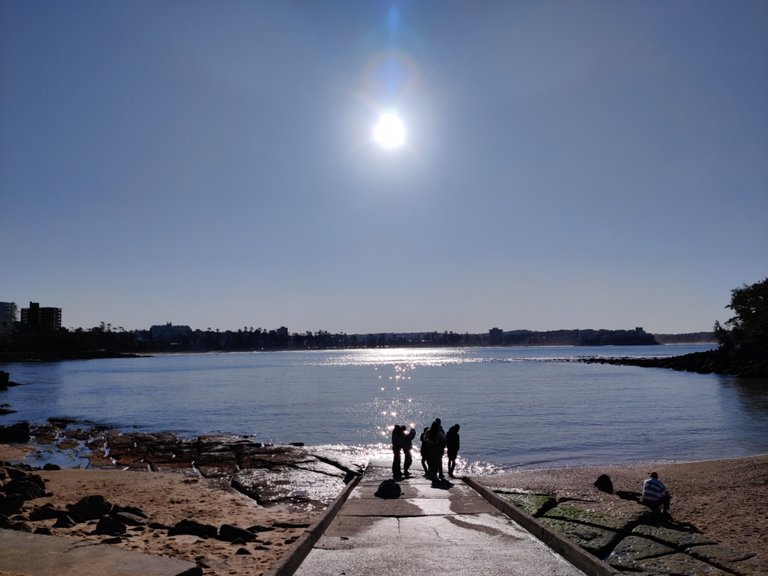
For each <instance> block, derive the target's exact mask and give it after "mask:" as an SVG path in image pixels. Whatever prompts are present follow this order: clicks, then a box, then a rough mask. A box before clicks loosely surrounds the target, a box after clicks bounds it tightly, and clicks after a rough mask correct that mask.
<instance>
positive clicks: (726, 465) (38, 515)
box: [0, 420, 768, 576]
mask: <svg viewBox="0 0 768 576" xmlns="http://www.w3.org/2000/svg"><path fill="white" fill-rule="evenodd" d="M72 453H78V454H80V453H84V454H85V456H87V460H85V463H86V465H87V466H88V468H87V469H86V468H76V469H59V466H57V465H55V464H52V463H49V464H47V465H45V466H40V467H32V466H28V465H24V464H20V463H19V462H21V461H22V460H23V459H24V457H25V456H26V457H27V459H28V460H29V459H30V458H31V459H32V460H36V461H37V462H42V461H43V460H46V459H48V460H50V461H51V462H52V461H53V460H55V456H62V455H63V456H64V457H65V458H71V454H72ZM52 457H54V458H52ZM366 459H367V455H365V454H360V455H355V454H354V453H352V451H351V449H349V450H338V451H332V450H330V449H329V450H326V451H322V450H318V449H315V448H307V447H304V446H300V445H295V446H270V445H265V444H263V443H259V442H256V441H254V440H253V439H250V438H243V437H232V436H204V437H199V438H193V439H182V438H178V437H176V436H175V435H173V434H170V433H160V434H148V433H129V434H126V433H121V432H118V431H115V430H111V429H105V428H97V429H94V428H79V427H77V426H76V425H75V424H74V423H72V422H69V421H64V420H53V421H51V422H49V423H47V424H45V425H43V426H30V425H29V424H26V423H18V424H15V425H13V426H6V427H0V527H2V528H6V529H14V530H23V531H26V532H33V533H38V534H51V535H54V536H70V537H75V538H78V539H80V540H83V541H86V542H91V543H100V544H104V545H110V546H117V547H121V548H124V549H128V550H134V551H140V552H144V553H147V554H154V555H163V556H168V557H173V558H177V559H182V560H187V561H190V562H194V563H195V564H197V565H198V566H199V567H200V568H202V570H203V573H204V574H207V575H214V576H219V575H221V576H223V575H225V574H238V575H240V576H259V575H262V574H264V573H266V572H267V571H268V570H269V569H270V568H271V567H273V566H275V565H276V564H277V562H278V561H279V560H280V558H282V557H283V556H284V555H285V554H286V553H287V552H288V551H289V550H290V549H291V545H292V544H293V543H294V542H295V541H296V540H297V539H298V538H299V537H300V536H301V534H302V533H303V532H304V531H305V529H306V528H307V526H309V525H310V524H311V523H312V522H313V521H314V520H315V519H316V518H317V517H318V516H319V515H320V514H321V513H322V512H323V510H324V509H325V508H326V507H327V506H328V504H329V503H330V502H332V501H333V500H334V499H335V498H336V497H337V496H338V494H339V493H340V492H341V491H342V490H343V488H344V486H345V481H348V480H349V479H350V478H352V477H353V476H354V475H356V474H360V473H361V471H362V470H363V468H364V466H365V465H366V463H367V462H366ZM652 469H654V470H657V471H658V472H659V474H660V475H661V477H662V479H663V480H664V481H665V483H666V484H667V486H668V487H669V488H670V489H671V490H672V493H673V500H672V509H671V512H672V514H671V517H664V516H660V515H658V514H656V513H654V512H652V511H650V510H648V509H647V508H645V507H644V506H642V505H640V504H639V503H638V502H637V491H638V490H639V489H640V486H641V483H642V480H643V479H644V478H645V477H647V475H648V472H649V471H650V470H652ZM602 474H606V475H608V476H609V478H610V479H611V480H612V482H611V490H606V489H605V487H603V489H602V490H601V489H599V488H598V487H596V486H595V480H596V479H597V477H598V476H600V475H602ZM476 480H477V481H478V482H479V483H481V484H483V485H484V486H486V487H488V488H489V489H491V490H493V491H494V492H495V493H496V494H497V495H499V496H501V497H502V498H504V499H506V500H507V501H508V502H510V503H511V504H512V505H513V506H515V507H518V508H519V509H520V510H523V511H524V512H526V513H527V514H530V515H531V516H533V517H535V518H536V520H537V521H538V522H540V523H541V524H543V525H544V526H546V527H547V528H549V529H551V530H554V531H555V532H558V533H559V534H561V535H562V537H564V538H567V539H570V540H571V541H573V542H574V543H576V544H577V545H579V546H581V547H582V548H583V549H584V550H586V551H588V552H589V553H591V554H593V555H595V556H597V557H598V558H601V559H603V560H604V561H606V562H608V563H609V564H610V565H611V566H612V567H613V568H614V569H616V570H617V571H620V572H627V573H628V574H646V575H650V574H681V575H691V576H693V575H699V574H702V575H720V574H722V575H740V576H753V575H757V574H767V573H768V558H767V557H766V556H765V552H764V542H765V541H766V539H768V512H766V508H765V501H766V499H768V456H757V457H751V458H738V459H732V460H717V461H711V462H694V463H680V464H668V463H667V464H650V463H647V464H639V465H630V466H606V467H600V468H596V467H585V468H560V469H542V470H520V471H516V472H513V473H507V474H500V475H492V476H485V477H480V478H476Z"/></svg>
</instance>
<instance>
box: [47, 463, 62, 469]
mask: <svg viewBox="0 0 768 576" xmlns="http://www.w3.org/2000/svg"><path fill="white" fill-rule="evenodd" d="M43 470H48V471H51V470H61V466H59V465H58V464H51V463H50V462H48V463H47V464H46V465H45V466H43Z"/></svg>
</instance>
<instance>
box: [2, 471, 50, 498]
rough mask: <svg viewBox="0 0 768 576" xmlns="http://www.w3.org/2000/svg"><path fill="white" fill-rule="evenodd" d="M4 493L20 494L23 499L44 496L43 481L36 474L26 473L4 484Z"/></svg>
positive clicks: (9, 494)
mask: <svg viewBox="0 0 768 576" xmlns="http://www.w3.org/2000/svg"><path fill="white" fill-rule="evenodd" d="M5 493H6V495H8V496H11V495H13V494H19V495H21V496H22V497H23V498H24V499H25V500H33V499H35V498H42V497H43V496H45V482H44V481H43V479H42V478H41V477H40V476H37V475H36V474H27V475H26V476H22V477H20V478H14V479H13V480H11V481H10V482H8V483H7V484H6V485H5Z"/></svg>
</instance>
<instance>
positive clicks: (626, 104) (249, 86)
mask: <svg viewBox="0 0 768 576" xmlns="http://www.w3.org/2000/svg"><path fill="white" fill-rule="evenodd" d="M766 30H768V3H766V2H764V1H762V0H759V1H748V0H738V1H735V2H733V1H725V0H723V1H706V0H695V1H684V0H678V1H675V2H667V1H653V0H652V1H649V2H648V1H643V2H641V1H618V2H617V1H613V0H612V1H604V2H587V1H573V2H541V1H530V2H527V1H509V2H455V1H450V0H448V1H444V0H440V1H430V2H413V1H405V2H393V1H388V2H384V1H378V0H374V1H364V0H349V1H343V2H340V1H314V0H312V1H310V0H306V1H286V2H267V1H263V2H262V1H247V2H246V1H243V2H240V1H233V0H230V1H224V2H221V1H216V2H214V1H200V0H197V1H196V0H190V1H174V0H165V1H163V2H156V1H148V2H142V1H140V0H131V1H121V0H115V1H111V2H103V1H101V0H94V1H83V0H69V1H66V2H58V1H52V0H51V1H45V2H40V1H36V0H18V1H17V0H0V195H1V198H0V300H2V301H14V302H16V303H17V304H19V305H20V306H26V305H27V304H28V302H29V301H36V302H40V304H41V305H42V306H56V307H60V308H62V309H63V324H64V325H65V326H68V327H78V326H82V327H86V328H88V327H92V326H96V325H98V324H99V322H102V321H103V322H109V323H111V324H113V325H114V326H123V327H125V328H126V329H132V328H146V327H149V326H150V325H152V324H160V323H165V322H173V323H176V324H189V325H191V326H192V327H193V328H201V329H205V328H208V327H212V328H214V329H215V328H219V329H222V330H223V329H237V328H241V327H244V326H249V327H251V326H252V327H262V328H265V329H271V328H276V327H278V326H281V325H284V326H287V327H288V328H289V330H290V331H292V332H294V331H296V332H303V331H306V330H311V331H317V330H329V331H331V332H347V333H358V332H380V331H427V330H438V331H444V330H453V331H456V332H465V331H468V332H484V331H486V330H488V329H489V328H491V327H493V326H498V327H500V328H503V329H507V330H511V329H523V328H527V329H532V330H550V329H559V328H633V327H634V326H644V327H645V329H646V330H648V331H651V332H657V333H664V332H688V331H698V330H709V329H711V327H712V325H713V323H714V321H715V320H721V321H723V320H725V319H727V318H728V317H729V311H728V310H725V309H724V307H725V305H726V304H728V302H729V300H730V291H731V290H732V289H733V288H736V287H738V286H740V285H742V284H744V283H747V284H751V283H753V282H757V281H759V280H761V279H763V278H764V277H765V276H766V275H768V225H766V220H767V218H766V217H767V216H768V161H767V160H768V106H767V105H766V103H768V33H766ZM384 110H396V111H397V112H398V114H399V115H400V117H401V118H402V121H403V123H404V125H405V130H406V145H405V146H404V147H403V148H400V149H397V150H385V149H382V148H381V147H379V146H378V145H377V144H375V143H374V142H373V141H372V138H371V134H372V130H373V126H374V123H375V121H376V118H377V116H378V115H379V114H380V113H381V112H382V111H384Z"/></svg>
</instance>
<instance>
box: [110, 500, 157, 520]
mask: <svg viewBox="0 0 768 576" xmlns="http://www.w3.org/2000/svg"><path fill="white" fill-rule="evenodd" d="M112 512H128V513H129V514H134V515H136V516H141V517H142V518H145V519H146V518H149V516H147V514H146V513H145V512H144V510H142V509H141V508H139V507H137V506H119V505H117V504H116V505H115V506H114V508H112Z"/></svg>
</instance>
